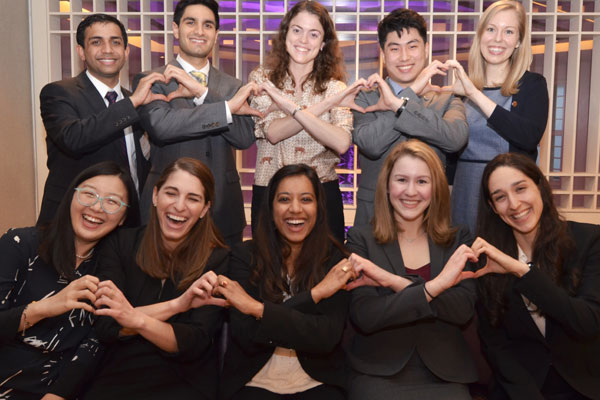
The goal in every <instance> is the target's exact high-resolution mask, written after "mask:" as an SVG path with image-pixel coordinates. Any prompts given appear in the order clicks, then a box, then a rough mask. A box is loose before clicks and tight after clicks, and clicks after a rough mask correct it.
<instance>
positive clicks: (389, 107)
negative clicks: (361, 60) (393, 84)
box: [365, 74, 402, 112]
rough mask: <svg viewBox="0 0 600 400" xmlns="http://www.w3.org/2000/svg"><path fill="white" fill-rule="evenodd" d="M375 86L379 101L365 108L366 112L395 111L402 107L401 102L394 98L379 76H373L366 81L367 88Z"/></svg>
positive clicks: (386, 84)
mask: <svg viewBox="0 0 600 400" xmlns="http://www.w3.org/2000/svg"><path fill="white" fill-rule="evenodd" d="M376 85H377V88H378V89H379V100H378V101H377V103H375V104H373V105H370V106H368V107H367V108H365V111H366V112H373V111H394V112H395V111H396V110H397V109H398V108H400V106H402V100H401V99H399V98H398V97H396V95H395V94H394V92H392V89H391V88H390V86H389V85H388V83H387V82H386V81H385V80H384V79H383V78H382V77H381V76H380V75H379V74H373V75H371V76H370V77H369V79H367V87H369V88H372V87H375V86H376Z"/></svg>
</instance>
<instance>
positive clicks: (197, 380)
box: [84, 227, 229, 399]
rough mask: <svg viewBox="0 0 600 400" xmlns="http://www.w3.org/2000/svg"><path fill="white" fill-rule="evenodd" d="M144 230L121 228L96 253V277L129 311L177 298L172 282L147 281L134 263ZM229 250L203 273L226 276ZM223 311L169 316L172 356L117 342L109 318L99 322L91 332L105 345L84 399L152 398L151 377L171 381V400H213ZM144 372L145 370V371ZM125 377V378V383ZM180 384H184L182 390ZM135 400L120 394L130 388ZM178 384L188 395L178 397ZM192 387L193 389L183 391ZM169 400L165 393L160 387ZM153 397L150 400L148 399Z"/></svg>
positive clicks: (136, 341) (129, 340)
mask: <svg viewBox="0 0 600 400" xmlns="http://www.w3.org/2000/svg"><path fill="white" fill-rule="evenodd" d="M144 231H145V228H144V227H141V228H133V229H121V230H118V232H116V233H115V234H114V235H112V236H111V237H109V238H108V239H107V241H106V243H105V246H104V247H103V248H102V251H101V253H100V260H101V261H99V262H98V267H97V276H98V278H99V279H100V280H112V281H113V282H114V284H115V285H116V286H117V287H118V288H119V289H120V290H121V291H122V292H123V294H124V295H125V296H126V297H127V300H128V301H129V303H130V304H131V305H132V306H133V307H141V306H146V305H150V304H155V303H158V302H163V301H168V300H171V299H174V298H176V297H178V296H179V295H181V293H182V291H181V290H179V289H177V287H176V283H174V282H173V281H172V280H171V279H166V280H165V282H164V284H161V279H159V278H153V277H151V276H149V275H148V274H146V273H144V272H143V271H142V270H141V269H140V267H139V266H138V265H137V263H136V261H135V258H136V255H137V250H138V248H139V245H140V242H141V240H142V237H143V234H144ZM228 263H229V251H228V250H226V249H222V248H217V249H215V250H213V252H212V254H211V255H210V257H209V259H208V261H207V263H206V267H205V271H211V270H212V271H214V272H215V273H216V274H218V275H219V274H227V266H228ZM223 317H224V310H223V308H222V307H217V306H204V307H199V308H196V309H192V310H189V311H187V312H185V313H181V314H176V315H173V316H172V317H171V318H169V319H168V320H167V321H165V322H167V323H169V324H170V325H171V326H172V327H173V331H174V333H175V338H176V339H177V347H178V352H176V353H166V352H164V351H162V350H160V349H159V348H158V347H156V346H155V345H154V344H152V343H151V342H149V341H148V340H146V339H145V338H143V337H142V336H140V335H135V336H129V337H119V330H120V329H121V326H120V325H119V324H118V323H117V322H116V321H115V320H114V319H112V318H111V317H99V318H98V319H97V320H96V324H95V329H96V332H97V334H98V337H99V338H100V340H101V341H102V342H103V343H105V344H106V345H107V346H108V348H107V353H106V356H105V358H104V361H103V363H102V367H101V369H100V370H99V371H98V372H97V374H96V377H95V378H94V382H93V384H92V387H91V388H90V389H89V391H88V392H87V394H86V396H84V398H86V399H87V398H92V399H95V398H117V399H121V398H140V399H141V398H157V397H156V396H158V395H159V393H154V392H153V393H149V390H153V389H152V385H151V384H152V382H153V381H152V374H158V375H159V377H158V379H160V380H162V381H164V380H165V379H168V378H167V377H171V379H172V385H173V389H172V390H174V392H173V394H172V395H173V396H174V397H173V398H176V399H177V398H198V399H215V398H216V396H217V380H218V366H217V346H216V345H215V341H216V338H217V337H218V334H219V332H220V330H221V326H222V322H223ZM145 368H146V369H147V370H146V371H145ZM129 378H131V379H129ZM183 382H185V383H187V385H183ZM136 385H138V387H137V390H136V391H135V393H136V396H131V395H123V393H130V392H126V391H125V390H126V389H127V388H128V389H129V390H131V389H132V387H133V388H136ZM178 385H181V386H182V387H186V388H188V391H191V392H193V393H194V396H192V397H190V396H189V395H186V397H178V396H177V395H176V393H180V392H179V391H177V390H183V389H182V388H177V386H178ZM190 387H192V388H193V389H191V390H190V389H189V388H190ZM162 389H164V390H166V393H162V395H164V396H166V397H165V398H169V390H171V389H170V388H162ZM151 395H154V396H155V397H152V396H151Z"/></svg>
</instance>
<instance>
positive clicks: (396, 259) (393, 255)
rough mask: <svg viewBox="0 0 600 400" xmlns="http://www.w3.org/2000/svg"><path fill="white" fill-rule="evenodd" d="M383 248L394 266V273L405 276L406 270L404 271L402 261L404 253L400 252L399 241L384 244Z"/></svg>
mask: <svg viewBox="0 0 600 400" xmlns="http://www.w3.org/2000/svg"><path fill="white" fill-rule="evenodd" d="M382 247H383V252H384V253H385V255H386V257H387V259H388V261H389V263H390V265H391V266H392V272H394V273H395V274H396V275H405V274H406V270H405V269H404V260H403V259H402V252H400V245H399V244H398V240H397V239H395V240H392V241H391V242H389V243H386V244H384V245H383V246H382Z"/></svg>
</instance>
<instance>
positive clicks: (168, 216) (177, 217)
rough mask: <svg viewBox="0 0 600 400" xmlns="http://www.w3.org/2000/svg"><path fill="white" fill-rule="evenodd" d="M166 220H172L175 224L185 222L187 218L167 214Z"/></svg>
mask: <svg viewBox="0 0 600 400" xmlns="http://www.w3.org/2000/svg"><path fill="white" fill-rule="evenodd" d="M167 218H169V219H172V220H173V221H176V222H185V221H187V218H185V217H179V216H177V215H173V214H167Z"/></svg>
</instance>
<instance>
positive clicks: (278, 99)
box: [258, 81, 298, 115]
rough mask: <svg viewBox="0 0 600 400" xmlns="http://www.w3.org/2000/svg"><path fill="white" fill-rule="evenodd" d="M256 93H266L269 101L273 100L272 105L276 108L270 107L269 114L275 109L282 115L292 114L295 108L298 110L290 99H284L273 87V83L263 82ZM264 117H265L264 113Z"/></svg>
mask: <svg viewBox="0 0 600 400" xmlns="http://www.w3.org/2000/svg"><path fill="white" fill-rule="evenodd" d="M258 91H259V92H260V93H266V94H268V95H269V97H270V98H271V100H273V104H274V105H275V106H276V108H275V107H272V106H271V107H270V108H269V110H270V111H269V110H268V111H269V112H272V111H273V110H275V109H279V110H281V111H283V112H284V113H286V114H287V115H292V113H293V112H294V110H295V109H296V108H298V106H297V105H296V103H294V102H293V101H291V100H290V99H288V98H287V97H285V96H284V95H283V94H282V93H281V91H280V90H279V89H277V88H276V87H275V85H273V83H272V82H271V81H265V82H263V83H261V84H260V85H259V86H258ZM265 115H267V114H266V113H265Z"/></svg>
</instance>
